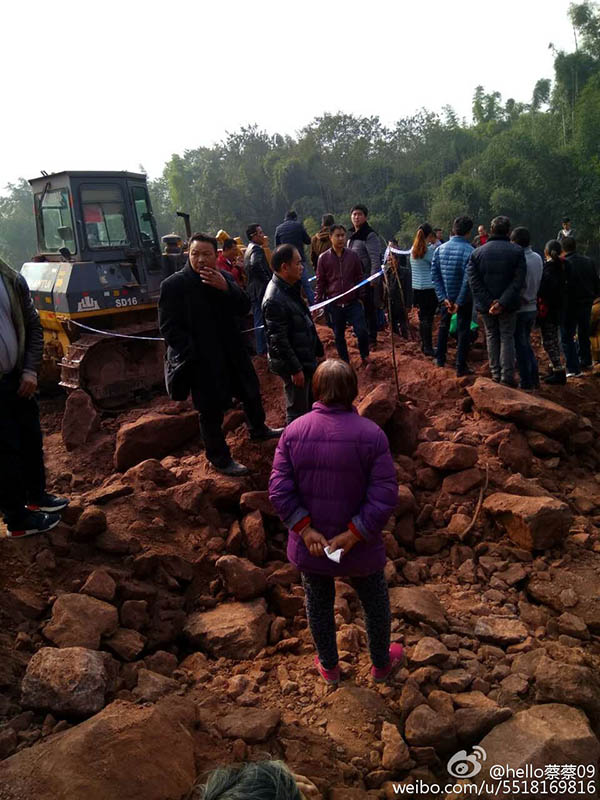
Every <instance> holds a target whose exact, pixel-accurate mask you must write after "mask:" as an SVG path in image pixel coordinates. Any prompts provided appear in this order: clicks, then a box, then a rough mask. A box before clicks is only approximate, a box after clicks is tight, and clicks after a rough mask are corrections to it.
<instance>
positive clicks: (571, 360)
mask: <svg viewBox="0 0 600 800" xmlns="http://www.w3.org/2000/svg"><path fill="white" fill-rule="evenodd" d="M472 229H473V221H472V220H471V219H470V218H469V217H466V216H462V217H458V218H457V219H455V220H454V225H453V230H452V236H451V238H450V239H449V241H448V242H445V243H443V244H439V240H436V237H435V233H434V231H433V230H432V228H431V225H429V224H428V223H424V224H423V225H421V226H420V227H419V229H418V231H417V234H416V236H415V240H414V242H413V246H412V248H411V251H410V266H411V274H412V281H413V290H414V291H413V296H414V304H415V305H416V306H417V308H418V312H419V330H420V336H421V349H422V350H423V352H424V353H425V355H428V356H432V357H434V358H435V359H436V363H437V364H438V366H440V367H443V366H445V364H446V354H447V345H448V332H449V329H450V324H451V320H452V317H453V316H455V328H456V336H457V355H456V371H457V375H458V376H462V375H468V374H471V373H472V370H471V368H470V367H469V365H468V361H467V359H468V353H469V348H470V344H471V340H472V336H473V328H474V327H475V328H476V327H477V326H478V315H480V317H481V320H482V322H483V326H484V329H485V335H486V344H487V352H488V360H489V366H490V372H491V375H492V379H493V380H495V381H497V382H499V383H503V384H506V385H507V386H513V387H516V386H519V387H520V388H521V389H523V390H525V391H533V390H535V389H537V388H539V386H540V374H539V366H538V362H537V359H536V356H535V354H534V351H533V348H532V346H531V334H532V331H533V329H534V326H536V325H537V326H539V329H540V333H541V340H542V345H543V347H544V350H545V351H546V354H547V355H548V358H549V360H550V365H551V366H550V371H549V372H548V374H547V375H546V376H545V377H543V380H544V382H545V383H548V384H565V383H566V381H567V378H580V377H582V376H583V374H584V373H585V372H588V371H590V370H591V369H592V366H593V361H592V352H591V346H590V333H591V317H592V305H593V303H594V300H595V299H596V298H597V297H599V296H600V278H599V276H598V272H597V269H596V266H595V264H594V262H593V261H592V260H591V259H590V258H588V257H587V256H584V255H581V254H579V253H577V244H576V241H575V238H574V237H573V235H572V234H573V228H572V227H571V223H570V220H569V219H568V218H567V219H565V220H563V228H562V229H561V230H560V231H559V234H558V236H557V238H556V239H552V240H550V241H549V242H548V243H547V244H546V246H545V248H544V257H543V259H542V257H541V256H540V255H539V254H537V253H535V252H534V251H533V249H532V247H531V236H530V232H529V231H528V230H527V228H524V227H521V226H519V227H516V228H514V229H512V230H511V224H510V220H509V219H508V217H505V216H498V217H495V218H494V219H493V220H492V223H491V227H490V233H489V234H488V232H487V230H486V228H485V227H484V226H483V225H480V226H479V228H478V233H477V237H476V239H475V240H474V241H473V245H471V244H470V242H469V239H470V237H471V232H472ZM438 308H439V309H440V323H439V328H438V340H437V347H436V348H435V349H434V348H433V346H432V339H431V329H432V322H433V318H434V317H435V315H436V313H437V311H438ZM515 364H516V368H517V374H518V376H519V380H518V381H517V379H516V377H515Z"/></svg>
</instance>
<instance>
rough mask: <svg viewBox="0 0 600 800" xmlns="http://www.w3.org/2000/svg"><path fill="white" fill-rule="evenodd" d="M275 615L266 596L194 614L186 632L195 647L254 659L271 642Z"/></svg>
mask: <svg viewBox="0 0 600 800" xmlns="http://www.w3.org/2000/svg"><path fill="white" fill-rule="evenodd" d="M270 625H271V616H270V615H269V614H267V605H266V603H265V601H264V599H263V598H260V599H259V600H252V601H251V602H249V603H224V604H223V605H220V606H217V608H214V609H212V610H211V611H196V612H194V613H193V614H190V615H189V617H188V619H187V623H186V625H185V627H184V629H183V632H184V634H185V636H186V638H187V640H188V641H189V642H190V644H192V645H193V646H194V647H198V648H200V649H202V650H203V651H205V652H207V653H209V654H210V655H212V656H214V657H215V658H219V657H221V656H224V657H225V658H233V659H236V660H238V661H243V660H245V659H249V658H254V656H256V655H257V654H258V653H259V652H260V650H262V648H263V647H265V645H266V644H267V637H268V633H269V627H270Z"/></svg>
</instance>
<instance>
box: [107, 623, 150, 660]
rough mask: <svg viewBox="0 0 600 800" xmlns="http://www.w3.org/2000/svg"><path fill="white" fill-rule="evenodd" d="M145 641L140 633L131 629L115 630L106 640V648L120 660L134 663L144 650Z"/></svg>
mask: <svg viewBox="0 0 600 800" xmlns="http://www.w3.org/2000/svg"><path fill="white" fill-rule="evenodd" d="M145 644H146V639H145V637H144V636H142V634H141V633H138V631H136V630H132V629H131V628H117V630H116V631H115V632H114V633H113V634H112V635H111V636H109V637H108V638H107V639H106V646H107V647H110V649H111V650H112V651H113V653H115V654H116V655H118V656H119V658H122V659H123V661H134V660H135V659H136V658H137V657H138V656H139V654H140V653H141V652H142V650H143V649H144V645H145Z"/></svg>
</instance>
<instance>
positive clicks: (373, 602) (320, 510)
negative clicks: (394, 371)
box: [269, 360, 402, 683]
mask: <svg viewBox="0 0 600 800" xmlns="http://www.w3.org/2000/svg"><path fill="white" fill-rule="evenodd" d="M313 394H314V397H315V400H316V401H317V402H315V404H314V405H313V410H312V411H311V412H310V413H308V414H305V415H304V416H302V417H300V418H298V419H296V420H294V422H292V423H291V424H290V425H288V426H287V428H286V429H285V430H284V432H283V435H282V437H281V439H280V440H279V444H278V447H277V450H276V452H275V459H274V461H273V470H272V472H271V478H270V480H269V495H270V497H271V501H272V503H273V505H274V506H275V509H276V510H277V513H278V514H279V516H280V517H281V519H282V520H283V521H284V524H285V525H286V526H287V527H288V529H289V540H288V549H287V553H288V558H289V560H290V561H291V562H292V564H294V566H295V567H297V569H298V570H300V572H301V574H302V583H303V585H304V590H305V593H306V613H307V617H308V624H309V626H310V630H311V633H312V637H313V640H314V642H315V646H316V648H317V653H318V656H317V657H316V658H315V664H316V666H317V668H318V670H319V672H320V674H321V676H322V677H323V678H324V679H325V681H327V683H338V682H339V680H340V668H339V666H338V652H337V646H336V630H335V618H334V601H335V583H334V578H335V577H345V578H346V577H349V578H350V579H351V583H352V585H353V586H354V588H355V589H356V592H357V594H358V597H359V599H360V602H361V604H362V607H363V609H364V612H365V617H366V627H367V635H368V639H369V650H370V653H371V660H372V662H373V668H372V669H371V674H372V676H373V678H374V679H375V680H376V681H383V680H385V679H386V678H387V676H388V675H389V674H390V672H391V670H392V668H393V666H394V665H395V663H396V662H398V661H399V660H400V659H401V658H402V646H401V645H399V644H394V645H392V646H391V647H390V624H391V615H390V602H389V596H388V588H387V583H386V580H385V578H384V574H383V568H384V565H385V558H386V556H385V546H384V543H383V537H382V529H383V526H384V525H385V523H386V522H387V520H388V519H389V516H390V514H391V513H392V511H393V510H394V508H395V507H396V503H397V498H398V483H397V480H396V470H395V468H394V462H393V461H392V456H391V454H390V448H389V444H388V441H387V438H386V435H385V434H384V432H383V431H382V430H381V428H379V426H378V425H376V424H375V423H374V422H372V421H371V420H369V419H365V418H364V417H361V416H359V415H358V414H357V412H356V409H355V408H353V406H352V403H353V401H354V400H355V398H356V395H357V394H358V383H357V379H356V373H355V372H354V370H353V369H352V367H351V366H350V365H349V364H347V363H346V362H345V361H338V360H329V361H325V362H324V363H323V364H321V365H320V366H319V367H318V369H317V371H316V372H315V375H314V378H313ZM326 547H328V548H329V551H330V552H335V551H336V550H338V549H341V550H343V554H342V556H341V559H340V561H339V563H336V562H335V561H333V560H331V559H330V558H329V557H328V556H327V554H326V553H325V549H324V548H326Z"/></svg>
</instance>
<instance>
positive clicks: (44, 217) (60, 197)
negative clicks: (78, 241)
mask: <svg viewBox="0 0 600 800" xmlns="http://www.w3.org/2000/svg"><path fill="white" fill-rule="evenodd" d="M35 204H36V211H37V215H38V220H39V234H40V237H39V238H40V242H39V243H40V250H41V252H43V253H58V251H59V250H60V249H61V248H62V247H67V248H68V249H69V252H71V253H75V252H76V250H77V248H76V245H75V235H74V233H73V215H72V213H71V203H70V198H69V190H68V189H67V188H64V189H53V190H50V191H44V192H40V193H39V194H36V196H35Z"/></svg>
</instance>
